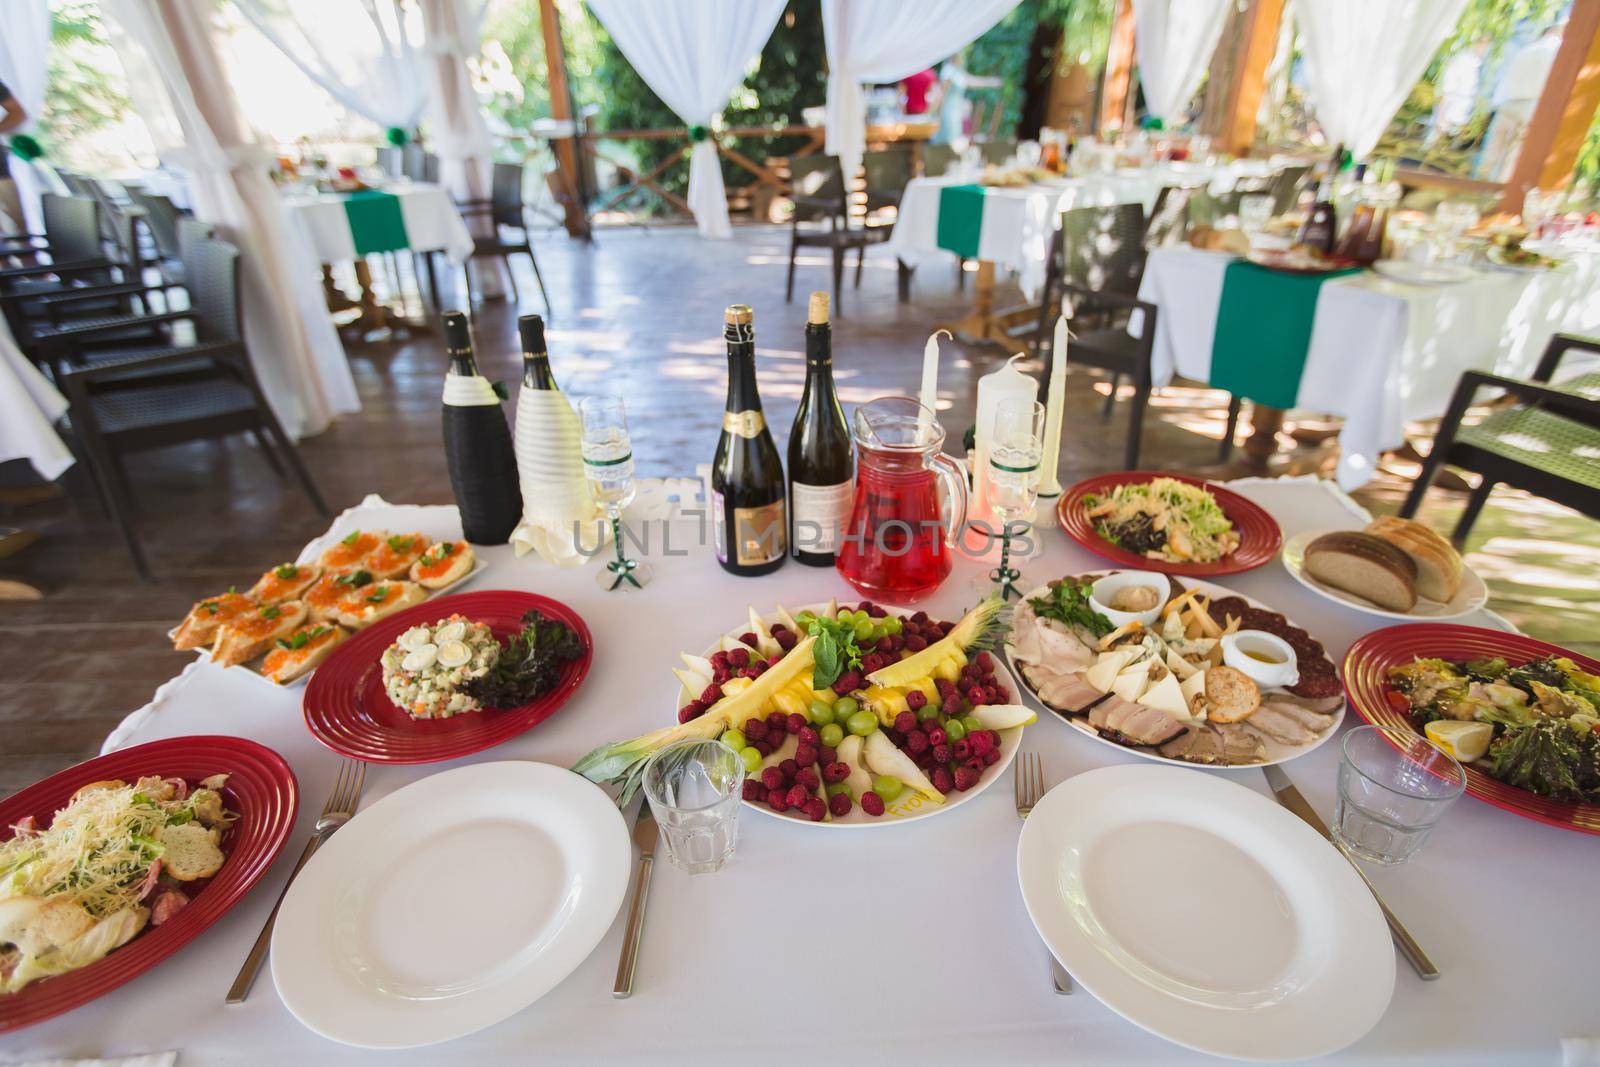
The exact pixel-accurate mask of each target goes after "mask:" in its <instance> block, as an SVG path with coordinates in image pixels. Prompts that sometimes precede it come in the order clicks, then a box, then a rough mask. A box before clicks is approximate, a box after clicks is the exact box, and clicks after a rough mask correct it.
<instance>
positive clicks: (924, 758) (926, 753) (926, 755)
mask: <svg viewBox="0 0 1600 1067" xmlns="http://www.w3.org/2000/svg"><path fill="white" fill-rule="evenodd" d="M911 762H912V763H915V764H916V765H917V766H918V767H921V768H922V769H923V770H928V769H929V768H930V767H932V766H933V749H931V748H925V749H923V750H922V751H921V752H918V753H916V754H915V755H914V756H912V757H911Z"/></svg>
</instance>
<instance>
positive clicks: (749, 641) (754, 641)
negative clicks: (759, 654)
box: [739, 630, 761, 648]
mask: <svg viewBox="0 0 1600 1067" xmlns="http://www.w3.org/2000/svg"><path fill="white" fill-rule="evenodd" d="M739 643H740V644H744V645H749V646H750V647H751V648H760V647H761V639H760V638H758V637H756V634H755V631H754V630H746V631H745V632H744V633H742V634H740V635H739Z"/></svg>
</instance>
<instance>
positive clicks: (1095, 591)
mask: <svg viewBox="0 0 1600 1067" xmlns="http://www.w3.org/2000/svg"><path fill="white" fill-rule="evenodd" d="M1133 588H1145V589H1150V590H1152V591H1154V592H1155V594H1156V606H1155V607H1153V608H1148V609H1146V610H1144V611H1118V610H1117V609H1116V608H1113V607H1109V606H1108V605H1109V603H1110V602H1111V601H1113V600H1115V599H1116V598H1117V594H1118V593H1120V592H1122V591H1123V590H1124V589H1133ZM1171 591H1172V583H1171V582H1169V581H1168V580H1167V576H1166V575H1165V574H1156V573H1155V572H1153V571H1118V572H1117V573H1115V574H1108V575H1106V576H1105V577H1104V578H1101V579H1099V580H1098V581H1096V582H1095V583H1094V584H1093V585H1092V586H1090V587H1089V604H1090V606H1091V607H1093V608H1094V610H1096V611H1098V612H1099V613H1100V614H1102V615H1104V616H1105V617H1106V618H1108V619H1110V620H1111V622H1112V624H1113V625H1115V626H1126V625H1128V623H1130V622H1133V621H1135V620H1137V621H1139V622H1141V623H1143V624H1144V625H1145V626H1146V627H1150V626H1154V625H1155V622H1156V620H1157V619H1159V618H1161V609H1162V608H1164V607H1166V604H1167V598H1168V594H1170V593H1171Z"/></svg>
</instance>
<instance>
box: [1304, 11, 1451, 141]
mask: <svg viewBox="0 0 1600 1067" xmlns="http://www.w3.org/2000/svg"><path fill="white" fill-rule="evenodd" d="M1292 3H1293V7H1292V10H1293V12H1294V17H1295V21H1296V22H1298V23H1299V26H1300V45H1301V48H1302V50H1303V51H1304V54H1305V67H1306V77H1307V79H1308V80H1309V83H1310V89H1311V109H1312V111H1313V112H1315V114H1316V116H1317V123H1318V124H1319V125H1320V126H1321V127H1322V132H1323V133H1324V134H1325V135H1327V138H1328V141H1329V143H1330V144H1343V145H1344V146H1345V147H1346V148H1347V149H1349V150H1350V154H1351V155H1352V156H1354V157H1355V158H1356V159H1363V158H1365V157H1366V155H1367V154H1368V153H1369V152H1371V151H1372V149H1373V148H1374V147H1375V146H1376V145H1377V143H1378V139H1379V138H1380V137H1382V136H1383V131H1384V128H1385V127H1387V126H1388V125H1389V120H1390V119H1392V118H1394V113H1395V112H1396V111H1398V110H1399V109H1400V105H1401V104H1402V103H1404V102H1405V99H1406V96H1407V95H1408V94H1409V93H1410V92H1411V89H1412V87H1413V86H1415V85H1416V84H1417V79H1418V78H1420V77H1422V72H1423V71H1424V70H1426V69H1427V66H1428V62H1429V61H1430V60H1431V59H1433V54H1434V53H1435V52H1436V51H1438V49H1439V45H1440V44H1441V43H1443V41H1444V39H1445V37H1446V36H1448V35H1449V33H1450V31H1451V30H1452V29H1454V28H1455V24H1456V19H1457V18H1458V17H1460V15H1461V9H1462V8H1463V7H1465V6H1466V0H1292Z"/></svg>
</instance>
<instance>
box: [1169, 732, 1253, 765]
mask: <svg viewBox="0 0 1600 1067" xmlns="http://www.w3.org/2000/svg"><path fill="white" fill-rule="evenodd" d="M1161 754H1162V755H1163V756H1166V757H1167V758H1168V759H1177V760H1184V761H1185V762H1188V763H1206V764H1214V765H1217V766H1223V767H1234V766H1239V765H1242V764H1248V763H1260V762H1261V761H1262V760H1263V759H1265V758H1266V754H1267V753H1266V746H1265V745H1263V744H1262V743H1261V738H1259V737H1257V736H1256V735H1254V734H1252V733H1250V732H1249V731H1248V730H1245V729H1243V728H1242V727H1241V726H1239V725H1238V724H1237V723H1199V724H1197V725H1193V726H1190V727H1189V730H1188V732H1187V733H1185V734H1184V735H1183V736H1182V737H1178V738H1174V739H1173V740H1171V741H1168V742H1167V743H1166V744H1164V745H1162V746H1161Z"/></svg>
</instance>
